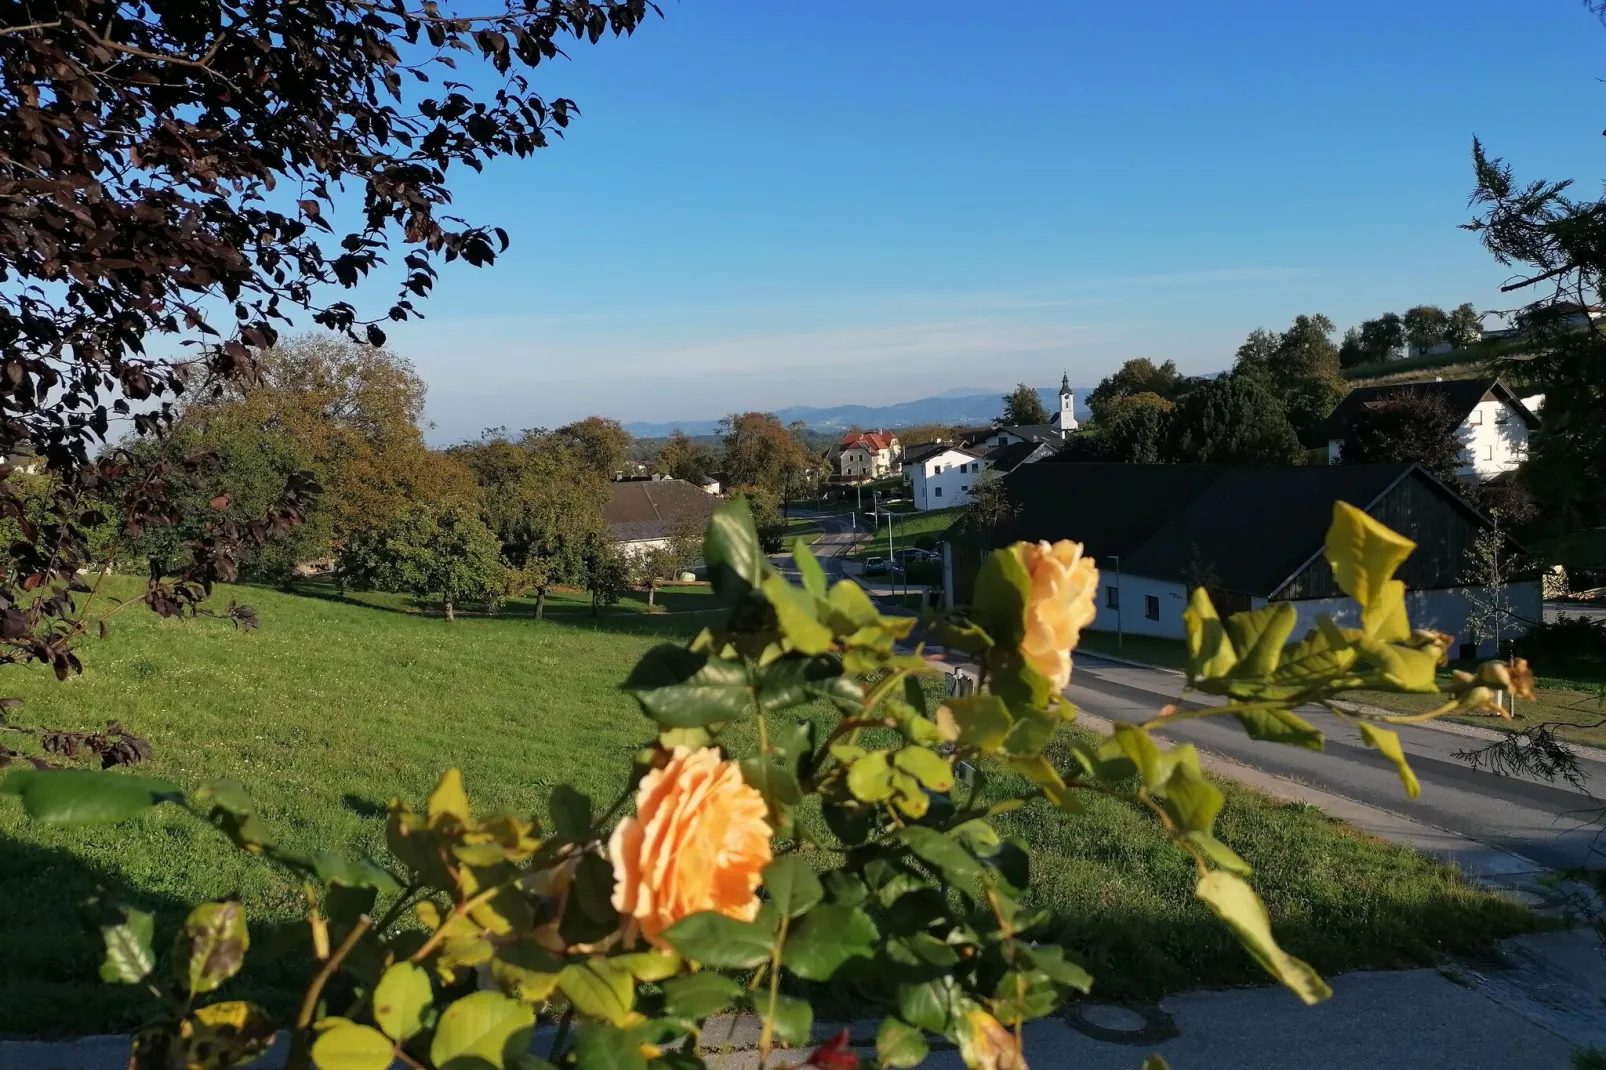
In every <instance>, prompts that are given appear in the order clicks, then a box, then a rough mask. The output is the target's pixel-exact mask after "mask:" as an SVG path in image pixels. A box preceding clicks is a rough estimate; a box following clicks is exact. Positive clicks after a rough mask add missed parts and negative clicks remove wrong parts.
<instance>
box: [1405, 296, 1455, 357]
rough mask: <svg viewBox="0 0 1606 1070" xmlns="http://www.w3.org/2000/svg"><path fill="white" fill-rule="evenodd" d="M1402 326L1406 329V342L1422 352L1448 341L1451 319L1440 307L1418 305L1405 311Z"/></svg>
mask: <svg viewBox="0 0 1606 1070" xmlns="http://www.w3.org/2000/svg"><path fill="white" fill-rule="evenodd" d="M1400 324H1401V326H1403V327H1404V328H1405V340H1406V341H1407V342H1408V343H1410V344H1411V345H1412V346H1414V347H1415V348H1416V349H1417V350H1418V351H1419V352H1420V351H1421V350H1424V349H1429V348H1431V347H1433V346H1436V345H1438V344H1439V343H1440V342H1443V341H1445V340H1446V338H1447V336H1448V334H1449V330H1450V317H1449V316H1446V315H1445V314H1444V309H1442V308H1440V307H1439V306H1438V305H1417V306H1415V307H1414V308H1408V309H1406V310H1405V315H1404V316H1402V317H1401V318H1400Z"/></svg>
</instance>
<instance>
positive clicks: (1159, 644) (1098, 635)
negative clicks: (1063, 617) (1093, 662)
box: [1077, 631, 1186, 669]
mask: <svg viewBox="0 0 1606 1070" xmlns="http://www.w3.org/2000/svg"><path fill="white" fill-rule="evenodd" d="M1077 648H1078V649H1080V650H1086V651H1088V652H1089V653H1092V654H1108V655H1110V656H1111V657H1119V658H1129V659H1131V660H1132V661H1141V662H1142V663H1143V664H1145V665H1160V666H1163V667H1165V668H1168V669H1180V668H1182V663H1183V660H1184V659H1185V657H1186V652H1185V651H1184V650H1183V646H1182V640H1180V639H1161V638H1159V637H1157V636H1153V635H1125V634H1123V635H1117V634H1116V633H1115V632H1093V631H1087V632H1083V633H1082V641H1081V642H1080V643H1079V644H1078V645H1077Z"/></svg>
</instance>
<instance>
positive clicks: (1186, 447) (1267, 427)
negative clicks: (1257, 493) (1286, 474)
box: [1168, 375, 1301, 464]
mask: <svg viewBox="0 0 1606 1070" xmlns="http://www.w3.org/2000/svg"><path fill="white" fill-rule="evenodd" d="M1168 453H1169V456H1170V459H1171V460H1173V461H1177V462H1182V463H1196V464H1293V463H1295V462H1297V461H1298V460H1299V458H1300V454H1301V449H1300V445H1299V436H1298V435H1297V434H1295V432H1294V427H1293V425H1292V424H1290V423H1289V422H1288V413H1287V410H1286V409H1285V408H1284V406H1283V400H1282V397H1281V396H1280V395H1279V393H1278V391H1277V389H1276V388H1275V387H1273V386H1272V385H1271V384H1270V383H1269V382H1267V381H1266V380H1265V379H1264V378H1262V377H1260V376H1256V375H1224V376H1221V377H1220V378H1218V379H1213V380H1211V381H1210V382H1207V383H1205V384H1204V385H1202V386H1200V387H1199V388H1198V389H1196V390H1193V391H1191V392H1190V393H1189V394H1188V395H1187V396H1185V397H1184V398H1183V399H1182V400H1181V401H1179V402H1178V403H1177V410H1176V413H1175V415H1174V417H1173V419H1172V423H1171V444H1170V448H1169V450H1168Z"/></svg>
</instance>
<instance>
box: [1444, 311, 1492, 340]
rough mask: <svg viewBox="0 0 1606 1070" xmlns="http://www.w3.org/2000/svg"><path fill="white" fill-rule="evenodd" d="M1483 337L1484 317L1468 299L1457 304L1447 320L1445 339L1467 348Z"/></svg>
mask: <svg viewBox="0 0 1606 1070" xmlns="http://www.w3.org/2000/svg"><path fill="white" fill-rule="evenodd" d="M1482 337H1483V317H1482V316H1480V315H1478V310H1477V309H1476V308H1474V307H1473V306H1472V302H1470V301H1468V302H1466V303H1464V304H1460V305H1457V306H1456V307H1455V309H1454V310H1453V311H1451V313H1450V315H1449V316H1448V318H1447V319H1446V321H1445V324H1444V340H1445V341H1447V342H1449V343H1450V344H1451V345H1453V346H1455V347H1456V348H1457V349H1465V348H1466V347H1467V346H1469V345H1471V344H1472V343H1473V342H1476V341H1478V340H1479V339H1480V338H1482Z"/></svg>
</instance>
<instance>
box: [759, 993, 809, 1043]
mask: <svg viewBox="0 0 1606 1070" xmlns="http://www.w3.org/2000/svg"><path fill="white" fill-rule="evenodd" d="M770 1021H772V1022H774V1023H775V1035H776V1036H778V1037H780V1038H781V1039H782V1040H784V1041H786V1043H788V1044H793V1045H796V1044H807V1043H808V1040H809V1030H810V1029H811V1028H812V1027H813V1026H814V1008H813V1007H811V1006H809V1001H808V1000H806V999H798V998H796V997H795V996H787V995H781V994H779V993H777V994H776V996H775V1013H774V1015H772V1016H771V1018H770Z"/></svg>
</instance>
